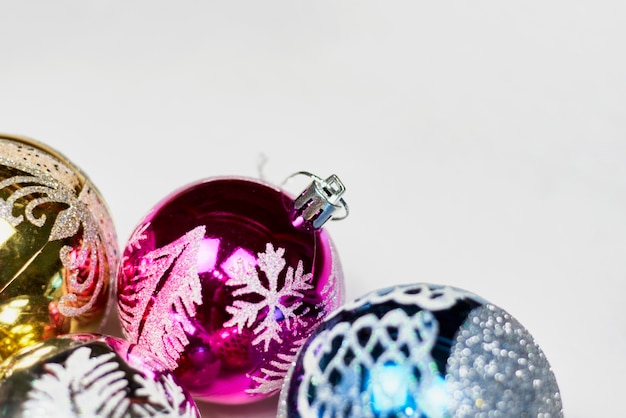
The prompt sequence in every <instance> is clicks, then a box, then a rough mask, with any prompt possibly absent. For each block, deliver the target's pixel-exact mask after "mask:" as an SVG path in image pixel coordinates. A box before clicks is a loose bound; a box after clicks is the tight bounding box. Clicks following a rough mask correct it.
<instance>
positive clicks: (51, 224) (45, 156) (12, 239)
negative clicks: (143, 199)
mask: <svg viewBox="0 0 626 418" xmlns="http://www.w3.org/2000/svg"><path fill="white" fill-rule="evenodd" d="M117 257H118V255H117V237H116V235H115V230H114V227H113V223H112V221H111V218H110V216H109V213H108V210H107V207H106V205H105V203H104V201H103V199H102V198H101V196H100V194H99V193H98V191H97V190H96V189H95V187H94V186H93V184H92V183H91V182H90V181H89V179H88V178H87V177H86V176H85V175H84V174H83V173H82V172H81V171H80V170H79V169H78V168H77V167H75V166H74V165H72V164H71V163H70V162H69V161H68V160H67V159H66V158H65V157H63V156H62V155H61V154H59V153H58V152H56V151H54V150H52V149H51V148H48V147H47V146H45V145H43V144H40V143H37V142H35V141H32V140H30V139H25V138H18V137H10V136H7V135H1V134H0V360H3V359H6V358H7V357H9V356H10V355H11V354H12V353H14V352H16V351H17V350H19V349H21V348H23V347H26V346H28V345H30V344H33V343H36V342H38V341H42V340H43V339H46V338H51V337H54V336H56V335H60V334H65V333H68V332H94V331H97V330H98V329H99V327H100V324H101V323H102V322H103V320H104V316H105V313H106V312H107V309H108V303H109V294H110V289H111V281H112V280H111V279H112V278H113V277H114V275H115V272H116V266H117V260H118V259H117Z"/></svg>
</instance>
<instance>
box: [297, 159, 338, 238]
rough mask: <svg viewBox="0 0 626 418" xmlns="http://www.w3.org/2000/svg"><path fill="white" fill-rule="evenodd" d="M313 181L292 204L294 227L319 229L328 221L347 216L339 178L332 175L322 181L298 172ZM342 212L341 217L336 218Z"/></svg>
mask: <svg viewBox="0 0 626 418" xmlns="http://www.w3.org/2000/svg"><path fill="white" fill-rule="evenodd" d="M298 174H303V175H306V176H308V177H310V178H312V179H313V182H312V183H311V184H310V185H309V186H308V187H307V188H306V189H304V191H303V192H302V193H301V194H300V196H298V198H297V199H296V200H295V202H294V217H293V224H294V226H304V227H311V226H312V227H313V228H314V229H319V228H321V227H322V226H323V225H324V224H325V223H326V221H328V220H329V219H331V218H332V219H333V220H339V219H343V218H345V217H346V216H348V205H347V204H346V202H345V200H343V198H342V195H343V194H344V192H345V191H346V187H345V186H344V185H343V183H342V182H341V180H339V177H337V176H336V175H335V174H332V175H331V176H329V177H328V178H327V179H323V178H321V177H318V176H316V175H314V174H311V173H308V172H304V171H302V172H299V173H296V174H294V175H298ZM338 210H342V211H343V215H342V216H337V211H338Z"/></svg>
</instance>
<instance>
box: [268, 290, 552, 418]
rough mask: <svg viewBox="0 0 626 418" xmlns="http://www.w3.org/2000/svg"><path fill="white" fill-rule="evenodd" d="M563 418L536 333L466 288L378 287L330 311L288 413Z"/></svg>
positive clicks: (297, 366) (313, 339) (295, 370)
mask: <svg viewBox="0 0 626 418" xmlns="http://www.w3.org/2000/svg"><path fill="white" fill-rule="evenodd" d="M492 416H493V417H522V416H523V417H552V418H555V417H562V416H563V412H562V405H561V398H560V392H559V388H558V386H557V382H556V379H555V376H554V374H553V372H552V370H551V368H550V365H549V363H548V361H547V359H546V357H545V355H544V353H543V352H542V350H541V349H540V348H539V346H538V345H537V344H536V343H535V341H534V340H533V337H532V336H531V335H530V333H529V332H528V331H527V330H526V329H525V328H524V327H523V326H522V325H521V324H520V323H519V322H518V321H517V320H515V319H514V318H513V317H512V316H511V315H509V314H508V313H507V312H506V311H504V310H502V309H500V308H498V307H497V306H495V305H492V304H490V303H489V302H487V301H485V300H483V299H482V298H480V297H478V296H476V295H474V294H472V293H469V292H467V291H465V290H462V289H458V288H454V287H448V286H438V285H432V284H424V283H421V284H412V285H403V286H397V287H391V288H387V289H383V290H379V291H375V292H372V293H369V294H367V295H365V296H364V297H362V298H360V299H357V300H356V301H354V302H352V303H350V304H348V305H346V306H344V307H342V308H341V309H339V310H337V311H335V312H334V313H333V314H332V315H331V316H329V317H328V318H327V319H326V320H325V321H324V322H323V323H322V324H320V325H319V327H318V328H317V329H316V330H315V331H314V333H313V334H312V335H311V336H310V337H309V339H308V340H307V342H306V343H305V344H304V345H303V346H302V349H301V351H300V353H299V354H298V357H297V360H296V362H295V363H294V365H293V367H292V368H291V369H290V371H289V374H288V376H287V378H286V379H285V383H284V386H283V389H282V391H281V396H280V402H279V413H278V417H282V418H284V417H289V418H297V417H337V418H339V417H429V418H433V417H442V418H443V417H492Z"/></svg>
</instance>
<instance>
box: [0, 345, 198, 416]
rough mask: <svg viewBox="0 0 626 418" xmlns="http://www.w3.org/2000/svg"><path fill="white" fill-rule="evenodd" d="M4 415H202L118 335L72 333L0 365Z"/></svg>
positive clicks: (154, 363) (161, 369)
mask: <svg viewBox="0 0 626 418" xmlns="http://www.w3.org/2000/svg"><path fill="white" fill-rule="evenodd" d="M0 378H1V381H2V383H1V384H0V405H2V407H1V408H0V417H15V418H22V417H23V418H27V417H50V418H79V417H85V418H93V417H100V418H121V417H127V418H131V417H137V418H139V417H141V418H147V417H165V416H167V417H172V418H174V417H181V418H197V417H199V416H200V414H199V412H198V410H197V408H196V405H195V404H194V402H193V400H192V399H191V396H190V395H189V394H188V393H186V392H185V391H184V390H183V389H182V388H181V387H180V386H179V385H178V383H177V382H176V379H175V378H174V376H173V375H172V374H171V373H170V372H169V371H166V370H165V366H164V365H163V364H162V363H161V362H159V361H158V360H157V359H156V358H155V357H154V356H152V355H151V354H149V353H148V352H147V351H145V350H143V349H141V348H140V347H137V346H133V345H132V344H130V343H128V342H127V341H124V340H122V339H120V338H116V337H110V336H105V335H97V334H72V335H66V336H60V337H57V338H51V339H49V340H46V341H43V342H40V343H37V344H34V345H32V346H29V347H26V348H24V349H22V350H21V351H19V352H18V353H16V354H15V355H13V356H12V357H10V358H9V359H7V360H6V361H5V362H4V363H3V364H2V365H0Z"/></svg>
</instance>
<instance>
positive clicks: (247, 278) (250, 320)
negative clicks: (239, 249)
mask: <svg viewBox="0 0 626 418" xmlns="http://www.w3.org/2000/svg"><path fill="white" fill-rule="evenodd" d="M284 254H285V249H284V248H278V249H276V250H275V249H274V246H273V245H272V244H271V243H267V244H266V247H265V252H263V253H258V259H257V264H258V268H259V270H261V271H262V272H263V273H264V274H265V277H266V278H267V282H268V287H265V286H264V285H263V283H262V282H261V280H260V278H259V275H258V272H257V269H256V268H255V267H254V266H253V265H250V264H245V263H244V261H243V260H241V259H240V260H239V261H238V263H237V267H236V268H235V269H234V271H233V272H232V273H233V277H232V278H231V279H229V280H228V281H227V282H226V285H228V286H242V287H240V288H238V289H236V290H235V291H233V296H235V297H237V296H242V295H251V294H256V295H260V296H261V297H262V300H261V301H259V302H248V301H244V300H235V301H234V302H233V306H229V307H227V308H226V311H227V312H228V313H229V314H231V315H232V318H231V319H230V320H228V321H227V322H226V323H225V324H224V326H225V327H231V326H237V328H238V329H239V330H241V329H242V328H243V327H244V326H245V327H249V328H252V327H254V329H253V332H254V335H255V336H256V338H255V339H254V340H252V344H253V345H258V344H260V343H263V344H264V349H265V351H267V350H268V349H269V346H270V343H271V342H272V341H276V342H277V343H282V342H283V339H282V338H281V336H280V331H281V330H282V325H281V323H282V322H284V324H285V327H286V328H287V329H291V322H292V321H293V320H294V319H295V318H296V310H297V309H298V308H300V307H301V306H302V298H303V297H304V294H303V292H304V291H306V290H309V289H312V288H313V286H312V285H311V284H310V283H309V281H310V280H311V278H312V277H313V274H312V273H306V274H305V273H304V267H303V263H302V260H300V261H298V265H297V267H296V269H295V272H294V269H293V267H288V268H287V272H286V274H285V284H284V286H282V287H281V288H280V289H279V288H278V279H279V275H280V273H281V272H282V271H283V269H284V268H285V265H286V262H285V259H284V258H283V255H284ZM284 298H293V299H294V302H293V303H290V304H289V305H285V304H283V302H282V301H283V299H284ZM259 317H263V319H262V320H261V321H260V322H258V319H259ZM277 317H278V318H280V319H277ZM257 322H258V323H257Z"/></svg>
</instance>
